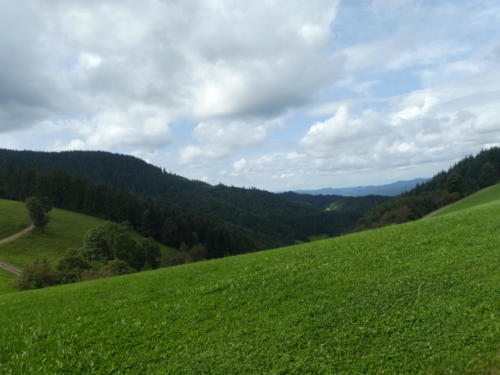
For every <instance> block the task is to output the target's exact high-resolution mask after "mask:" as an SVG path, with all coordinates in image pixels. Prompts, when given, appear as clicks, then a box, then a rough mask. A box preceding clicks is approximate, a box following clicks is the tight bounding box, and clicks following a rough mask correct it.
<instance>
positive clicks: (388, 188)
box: [294, 178, 429, 197]
mask: <svg viewBox="0 0 500 375" xmlns="http://www.w3.org/2000/svg"><path fill="white" fill-rule="evenodd" d="M427 181H429V178H415V179H413V180H405V181H396V182H393V183H390V184H386V185H369V186H354V187H345V188H324V189H317V190H295V191H294V192H295V193H298V194H310V195H342V196H345V197H362V196H365V195H385V196H388V197H394V196H396V195H399V194H401V193H405V192H407V191H409V190H411V189H413V188H414V187H415V186H417V185H418V184H421V183H424V182H427Z"/></svg>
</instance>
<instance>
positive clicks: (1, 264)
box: [0, 224, 35, 275]
mask: <svg viewBox="0 0 500 375" xmlns="http://www.w3.org/2000/svg"><path fill="white" fill-rule="evenodd" d="M34 228H35V226H34V225H33V224H31V225H30V226H29V227H27V228H24V229H23V230H22V231H20V232H17V233H14V234H13V235H11V236H9V237H5V238H4V239H1V240H0V245H1V244H4V243H7V242H10V241H14V240H15V239H16V238H19V237H21V236H24V235H25V234H28V233H29V232H31V231H32V230H33V229H34ZM0 268H2V269H4V270H5V271H7V272H10V273H13V274H14V275H20V274H21V270H20V269H18V268H16V267H14V266H11V265H10V264H8V263H5V262H0Z"/></svg>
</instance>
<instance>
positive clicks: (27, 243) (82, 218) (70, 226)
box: [0, 200, 173, 373]
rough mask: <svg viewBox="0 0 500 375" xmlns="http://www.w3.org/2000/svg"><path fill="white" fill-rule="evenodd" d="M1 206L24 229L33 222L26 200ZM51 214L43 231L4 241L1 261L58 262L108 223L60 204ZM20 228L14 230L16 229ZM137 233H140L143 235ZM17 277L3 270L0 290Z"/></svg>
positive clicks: (164, 249) (22, 263) (18, 263)
mask: <svg viewBox="0 0 500 375" xmlns="http://www.w3.org/2000/svg"><path fill="white" fill-rule="evenodd" d="M0 207H8V208H9V212H11V213H12V214H11V217H12V218H14V219H13V222H17V223H24V224H23V225H21V229H22V228H24V227H26V224H25V223H29V219H28V220H27V221H24V220H25V215H26V217H27V211H26V208H25V207H24V203H22V202H15V201H7V200H0ZM48 216H49V218H50V221H49V224H48V225H47V226H46V227H45V228H44V230H43V232H41V233H40V232H31V233H29V234H27V235H25V236H23V237H20V238H17V239H16V240H14V241H12V242H8V243H6V244H2V245H0V262H7V263H9V264H11V265H13V266H15V267H18V268H22V267H24V266H25V265H27V264H29V263H32V262H33V261H35V260H36V259H43V258H45V259H47V260H48V261H49V262H51V263H54V262H55V261H57V260H58V259H59V258H61V257H62V256H63V255H64V254H65V253H66V250H68V249H69V248H77V247H80V246H81V244H82V239H83V236H84V235H85V233H86V232H87V231H88V230H90V229H92V228H95V227H97V226H99V225H102V224H104V223H105V220H102V219H99V218H96V217H93V216H88V215H83V214H79V213H76V212H71V211H66V210H60V209H57V208H54V209H52V210H51V211H50V212H49V213H48ZM11 227H12V228H14V227H15V226H14V225H12V226H11ZM16 231H17V230H14V231H13V232H12V233H14V232H16ZM12 233H10V234H12ZM137 236H138V237H139V235H137ZM159 245H160V249H161V251H162V253H171V252H172V251H173V250H172V249H170V248H168V247H166V246H164V245H161V244H159ZM14 278H15V276H14V275H12V274H10V273H8V272H0V294H1V293H3V292H6V291H13V290H14V289H13V288H12V287H11V286H10V283H11V282H12V281H13V280H14ZM0 373H1V371H0Z"/></svg>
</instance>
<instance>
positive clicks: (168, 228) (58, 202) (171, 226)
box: [0, 168, 266, 258]
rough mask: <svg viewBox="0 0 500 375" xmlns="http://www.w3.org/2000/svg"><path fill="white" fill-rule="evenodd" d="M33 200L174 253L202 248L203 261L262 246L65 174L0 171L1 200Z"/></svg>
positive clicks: (232, 229)
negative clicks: (106, 223) (119, 227)
mask: <svg viewBox="0 0 500 375" xmlns="http://www.w3.org/2000/svg"><path fill="white" fill-rule="evenodd" d="M32 196H37V197H43V198H44V199H45V200H47V201H48V202H47V204H50V206H54V207H58V208H62V209H67V210H71V211H76V212H81V213H85V214H89V215H93V216H97V217H101V218H103V219H107V220H110V221H113V222H117V223H127V225H129V226H130V227H131V228H133V229H134V230H136V231H137V232H139V233H140V234H142V235H143V236H145V237H152V238H154V239H155V240H157V241H159V242H160V243H163V244H165V245H167V246H171V247H174V248H177V249H180V248H184V249H189V248H191V247H193V246H195V245H197V244H203V246H204V247H205V248H206V252H207V254H206V255H207V256H206V257H207V258H217V257H222V256H226V255H233V254H241V253H246V252H251V251H255V250H258V249H262V248H264V247H265V245H266V242H265V239H261V238H260V237H259V235H257V234H255V233H252V232H250V231H248V230H245V229H243V228H238V227H236V226H234V225H231V224H228V223H223V222H216V221H214V220H212V219H211V218H208V217H203V216H202V215H195V214H188V213H185V212H183V210H181V209H179V208H176V207H173V206H171V205H168V204H165V203H163V202H158V201H157V200H154V199H152V198H148V197H144V196H140V195H137V194H133V193H130V192H126V191H122V190H119V189H116V188H113V187H111V186H107V185H103V184H94V183H91V182H89V181H87V180H86V179H84V178H82V177H78V176H74V175H71V174H69V173H67V172H64V171H56V170H52V171H42V170H38V169H32V168H21V169H17V168H11V169H7V168H0V198H4V199H13V200H19V201H24V200H26V199H27V198H29V197H32Z"/></svg>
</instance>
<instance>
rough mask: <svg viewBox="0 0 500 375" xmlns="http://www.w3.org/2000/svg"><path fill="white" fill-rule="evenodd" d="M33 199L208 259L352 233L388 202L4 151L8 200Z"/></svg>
mask: <svg viewBox="0 0 500 375" xmlns="http://www.w3.org/2000/svg"><path fill="white" fill-rule="evenodd" d="M30 196H40V197H48V198H49V199H50V201H51V204H53V205H54V206H55V207H59V208H65V209H69V210H74V211H78V212H83V213H87V214H92V215H98V216H100V217H103V218H106V219H109V220H112V221H115V222H123V221H127V222H129V223H130V225H131V226H132V227H133V228H134V229H136V230H137V231H139V232H140V233H141V234H143V235H145V236H151V237H153V238H155V239H156V240H158V241H160V242H162V243H164V244H166V245H169V246H173V247H176V248H180V247H184V248H185V247H191V246H194V245H196V244H197V243H201V244H203V245H204V246H205V247H206V249H207V252H208V254H207V257H208V258H214V257H221V256H225V255H230V254H238V253H244V252H251V251H255V250H259V249H264V248H270V247H275V246H280V245H287V244H292V243H294V242H295V241H308V240H309V238H310V236H315V235H328V236H334V235H338V234H341V233H345V232H347V231H350V230H352V228H354V226H355V225H356V223H357V221H358V220H359V218H360V217H361V216H362V214H363V213H364V212H365V211H366V210H367V209H369V208H371V207H373V206H375V205H376V204H378V203H380V202H381V201H385V200H386V199H387V198H383V197H374V198H373V199H372V198H366V197H363V198H345V197H337V196H333V200H338V199H340V200H341V201H342V205H341V206H339V207H338V209H336V210H325V208H327V206H326V205H325V206H324V207H323V206H322V205H318V204H315V203H314V202H308V201H307V199H294V198H293V197H292V198H291V197H290V196H287V195H282V196H280V195H277V194H273V193H270V192H267V191H263V190H258V189H255V188H250V189H244V188H236V187H229V186H224V185H216V186H212V185H209V184H206V183H203V182H200V181H192V180H188V179H186V178H183V177H180V176H177V175H174V174H171V173H168V172H166V171H165V170H163V169H161V168H158V167H155V166H153V165H151V164H148V163H146V162H144V161H142V160H140V159H137V158H135V157H132V156H126V155H118V154H111V153H107V152H86V151H70V152H60V153H52V152H34V151H11V150H0V197H2V198H7V199H15V200H24V199H26V198H27V197H30ZM337 198H338V199H337ZM316 199H317V198H316ZM328 199H329V200H330V202H329V203H332V202H333V200H332V199H331V197H329V198H328ZM311 203H312V204H311Z"/></svg>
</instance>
